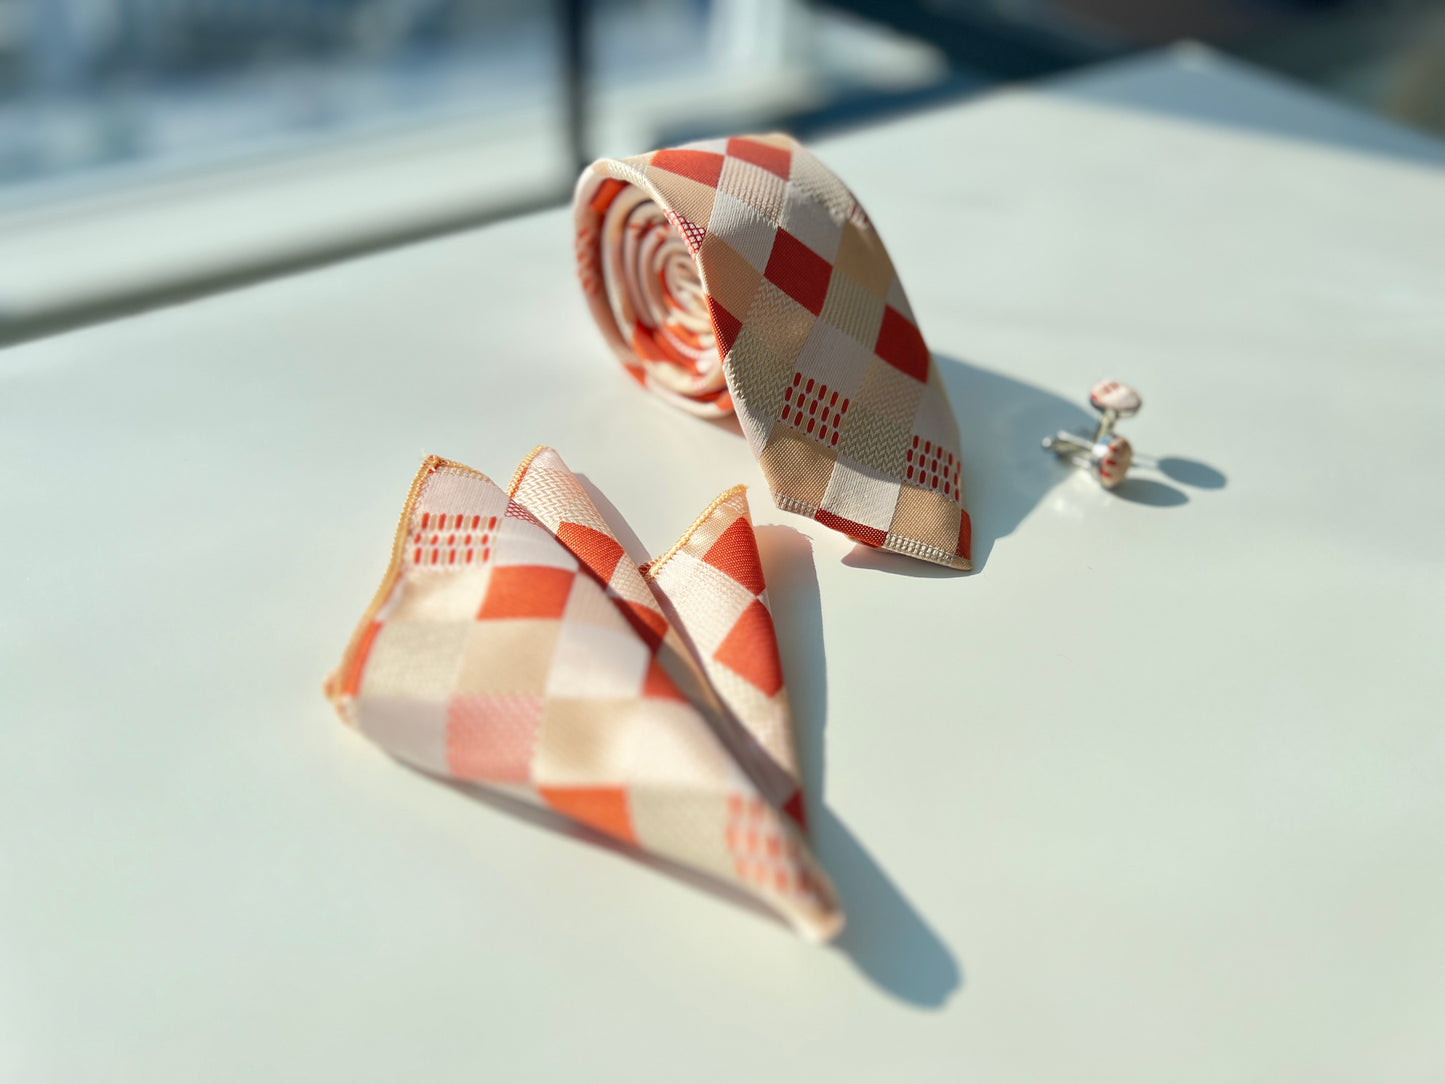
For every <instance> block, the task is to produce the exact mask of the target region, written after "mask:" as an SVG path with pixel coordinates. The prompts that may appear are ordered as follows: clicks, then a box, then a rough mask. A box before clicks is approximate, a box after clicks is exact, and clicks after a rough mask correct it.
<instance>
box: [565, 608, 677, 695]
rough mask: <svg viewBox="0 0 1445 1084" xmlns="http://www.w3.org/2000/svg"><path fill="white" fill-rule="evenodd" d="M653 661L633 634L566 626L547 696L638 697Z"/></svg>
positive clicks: (575, 624)
mask: <svg viewBox="0 0 1445 1084" xmlns="http://www.w3.org/2000/svg"><path fill="white" fill-rule="evenodd" d="M651 661H652V653H651V652H650V651H648V649H647V645H646V644H644V643H643V642H642V641H641V640H639V639H638V638H637V636H636V635H635V634H634V633H632V632H631V630H628V631H626V632H624V631H622V630H620V629H616V628H599V627H598V626H596V625H584V624H580V623H578V622H573V621H567V622H563V624H562V627H561V629H560V630H559V631H558V633H557V646H556V649H555V650H554V651H553V654H552V670H551V673H550V674H549V675H548V676H547V695H548V696H562V697H592V698H605V697H629V696H637V695H638V694H639V693H640V692H641V690H642V679H643V676H644V675H645V674H646V673H647V664H648V663H649V662H651Z"/></svg>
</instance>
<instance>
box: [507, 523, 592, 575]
mask: <svg viewBox="0 0 1445 1084" xmlns="http://www.w3.org/2000/svg"><path fill="white" fill-rule="evenodd" d="M492 563H493V564H495V565H496V566H497V567H498V568H508V567H513V566H517V565H540V566H543V567H546V568H565V569H575V568H576V567H577V558H575V557H573V556H572V554H570V553H568V552H567V551H566V550H565V549H562V548H561V547H560V546H558V545H557V544H556V542H555V541H553V539H552V536H551V535H549V534H548V533H547V532H546V531H544V530H543V529H542V528H541V527H538V526H537V525H536V524H534V523H528V522H526V521H525V520H519V519H505V520H503V521H502V522H501V523H499V524H498V526H497V541H496V545H495V546H493V548H492Z"/></svg>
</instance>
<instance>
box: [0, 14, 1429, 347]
mask: <svg viewBox="0 0 1445 1084" xmlns="http://www.w3.org/2000/svg"><path fill="white" fill-rule="evenodd" d="M1186 38H1187V39H1195V40H1201V41H1204V42H1208V43H1211V44H1214V45H1216V46H1218V47H1220V48H1223V49H1225V50H1228V51H1232V52H1234V53H1236V54H1238V55H1240V56H1243V57H1245V58H1247V59H1249V60H1251V61H1253V62H1255V63H1258V64H1262V65H1264V66H1266V67H1269V68H1273V69H1275V70H1277V71H1279V72H1282V73H1284V74H1286V75H1289V76H1291V77H1293V78H1296V79H1300V80H1303V81H1305V82H1308V83H1311V84H1313V85H1315V86H1317V87H1319V88H1321V89H1323V90H1325V91H1326V92H1328V93H1331V94H1334V95H1337V96H1340V97H1343V98H1347V99H1350V100H1352V101H1353V102H1355V103H1357V104H1359V105H1362V106H1364V107H1366V108H1369V109H1373V110H1375V111H1378V112H1380V113H1383V114H1386V115H1388V116H1391V117H1393V118H1395V119H1397V120H1399V121H1401V122H1403V123H1405V124H1408V125H1412V126H1415V127H1417V128H1420V129H1423V130H1434V131H1437V132H1445V5H1442V3H1441V2H1439V0H1393V2H1388V0H827V2H824V0H816V2H805V0H0V238H3V241H0V251H7V250H8V256H7V257H6V258H5V259H0V341H3V340H4V339H5V338H7V337H8V338H10V339H12V340H13V339H15V338H17V337H24V336H26V335H28V334H33V333H38V332H39V331H42V330H44V329H45V328H46V327H48V326H50V325H51V323H54V322H55V321H57V320H59V321H61V322H63V321H64V320H67V319H75V318H78V317H79V315H83V313H84V312H86V311H90V310H91V309H94V307H95V306H97V305H100V306H102V307H103V306H104V305H107V304H112V303H114V299H116V298H121V299H124V298H131V299H132V300H131V302H127V303H134V304H137V305H138V304H142V303H145V302H146V299H147V298H149V299H150V300H151V301H155V300H157V299H161V298H162V297H163V295H164V292H165V291H168V290H174V289H176V288H177V285H178V284H184V283H185V282H186V281H188V280H189V281H192V282H194V283H199V284H200V285H199V286H196V287H194V288H196V289H206V288H215V287H216V286H218V285H221V284H224V283H225V282H228V281H232V278H228V276H231V277H234V276H236V275H261V274H265V273H274V272H275V271H276V270H278V269H284V268H286V267H291V266H298V265H299V264H298V261H301V263H304V262H305V261H306V260H313V261H314V260H319V259H325V258H335V257H337V256H339V255H345V254H349V253H352V252H355V251H364V250H365V249H366V248H368V247H377V246H379V245H383V244H389V243H395V242H396V241H399V240H405V239H407V238H409V237H417V236H425V235H428V234H429V233H435V232H439V231H441V230H443V229H448V228H455V227H456V226H458V225H464V224H467V223H471V222H479V221H485V220H488V219H490V218H495V217H499V216H504V215H506V214H510V213H515V212H519V211H523V210H527V209H530V208H533V207H538V206H543V205H547V204H552V203H557V202H560V201H562V200H563V199H564V198H565V196H566V193H567V191H568V189H569V188H570V184H571V181H572V179H573V177H574V176H575V171H576V169H577V168H578V166H579V164H580V162H581V161H582V160H585V159H586V158H589V157H591V156H593V155H595V154H598V153H608V154H625V153H632V152H637V151H641V150H645V149H648V148H649V147H652V146H655V145H658V144H661V143H664V142H668V141H674V140H681V139H688V138H698V137H702V136H707V135H710V134H716V133H720V132H725V131H734V130H738V129H743V128H758V127H786V128H788V129H790V130H792V131H794V132H795V133H797V134H799V135H800V136H803V137H805V138H806V137H810V136H814V135H817V134H820V133H824V132H826V131H828V130H831V129H836V128H842V127H846V126H848V125H851V124H856V123H859V122H861V121H865V120H869V119H873V118H877V117H881V116H886V115H888V114H889V113H890V112H898V111H902V110H906V109H909V108H914V107H917V106H919V105H922V104H927V103H931V102H935V101H939V100H942V99H945V98H950V97H957V96H960V95H964V94H967V93H970V92H974V91H978V90H982V89H985V88H988V87H990V86H993V85H995V84H998V83H1001V82H1006V81H1017V80H1023V79H1030V78H1035V77H1039V76H1046V75H1050V74H1053V73H1058V72H1064V71H1068V70H1070V69H1074V68H1078V67H1082V66H1086V65H1088V64H1091V63H1095V62H1097V61H1100V60H1104V59H1109V58H1113V57H1119V56H1124V55H1127V54H1129V53H1131V52H1134V51H1138V50H1142V49H1147V48H1150V47H1153V46H1158V45H1162V44H1167V43H1169V42H1173V41H1177V40H1181V39H1186ZM186 208H190V209H191V210H190V211H187V210H186ZM78 253H85V254H86V259H85V260H84V261H82V262H83V263H84V268H83V270H82V271H79V272H78V271H77V267H76V264H77V254H78ZM57 314H58V315H57ZM67 314H68V315H67ZM47 321H49V322H50V323H47Z"/></svg>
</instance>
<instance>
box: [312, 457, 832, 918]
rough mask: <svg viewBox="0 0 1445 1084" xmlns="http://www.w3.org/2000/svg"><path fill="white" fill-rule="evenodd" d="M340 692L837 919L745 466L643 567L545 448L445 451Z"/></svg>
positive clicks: (410, 509)
mask: <svg viewBox="0 0 1445 1084" xmlns="http://www.w3.org/2000/svg"><path fill="white" fill-rule="evenodd" d="M326 692H327V696H328V697H329V698H330V699H331V700H332V702H333V704H335V706H336V708H337V710H338V711H339V713H340V714H341V717H342V719H343V720H344V721H346V722H347V723H348V724H349V725H350V726H352V727H353V728H355V729H356V730H358V731H360V732H361V733H362V734H364V735H366V736H367V737H368V738H370V739H371V740H372V741H374V742H376V743H377V744H378V745H380V746H381V747H382V748H383V749H385V750H386V751H387V752H388V753H390V754H392V755H393V756H395V757H397V758H398V759H400V760H402V761H404V762H406V763H408V764H411V765H413V766H415V767H417V768H420V769H421V770H423V771H425V772H428V773H431V774H433V775H437V776H441V777H445V778H448V779H452V780H456V781H459V782H463V783H467V784H474V785H478V786H481V787H484V788H487V789H490V790H492V791H496V792H500V793H502V794H504V795H506V796H507V797H509V798H511V799H515V800H520V801H523V802H526V803H529V804H531V805H535V806H540V807H543V808H545V809H548V810H551V811H553V812H554V813H557V814H560V815H562V816H565V817H568V818H570V819H572V820H574V821H577V822H580V823H581V824H584V825H586V826H588V827H589V828H592V829H594V830H596V831H598V832H601V833H604V834H606V835H607V836H610V837H612V838H613V839H616V840H619V841H621V842H623V843H625V844H628V845H630V846H632V847H636V848H639V849H641V850H643V851H646V852H648V853H650V854H652V855H656V856H658V857H660V858H662V859H665V860H667V861H668V862H672V863H676V864H679V865H681V866H685V867H687V868H689V869H691V870H694V871H697V872H700V873H702V874H705V875H706V876H708V877H710V878H713V879H715V880H719V881H722V882H725V883H726V884H728V885H730V886H731V887H733V888H735V889H740V890H742V891H743V892H746V893H748V894H750V895H751V896H754V897H756V898H757V899H759V900H761V901H762V902H763V903H765V904H767V905H768V906H770V907H772V908H773V909H774V910H776V911H777V912H778V913H780V914H781V915H782V916H783V917H784V918H785V919H787V920H788V921H789V922H790V923H791V924H792V926H793V927H794V928H795V929H796V930H797V931H798V932H799V933H801V934H803V935H804V936H805V937H808V938H810V939H812V940H820V941H821V940H827V939H828V938H831V937H832V936H834V935H835V934H836V933H837V932H838V931H839V930H840V929H841V928H842V925H843V912H842V909H841V907H840V905H839V903H838V901H837V897H836V894H835V893H834V890H833V888H832V885H831V884H830V883H829V881H828V878H827V875H826V874H825V873H824V872H823V871H822V869H821V867H820V866H819V865H818V862H817V860H816V859H815V858H814V856H813V854H812V852H811V850H810V849H809V846H808V842H807V833H806V828H805V826H804V815H803V797H802V791H801V786H800V782H799V778H798V772H797V755H796V750H795V748H794V741H793V733H792V726H791V721H790V717H789V713H788V703H787V693H786V690H785V688H784V682H783V672H782V664H781V661H780V658H779V653H778V642H777V635H776V633H775V631H774V628H773V620H772V615H771V612H770V610H769V608H768V601H767V588H766V584H765V582H764V580H763V572H762V563H761V560H760V558H759V554H758V548H757V541H756V537H755V535H754V533H753V527H752V521H751V518H750V517H749V513H748V506H747V499H746V496H745V494H744V492H743V489H742V487H737V488H735V489H731V490H729V491H728V492H726V493H724V494H722V495H721V496H720V497H718V498H717V499H716V500H715V501H714V502H713V503H712V504H711V505H710V506H709V507H708V508H707V509H706V510H705V511H704V512H703V514H702V515H701V516H699V517H698V519H697V520H696V522H694V523H693V525H692V526H691V527H690V528H689V529H688V530H687V532H686V533H684V535H683V536H682V538H681V539H680V540H679V541H678V543H677V544H676V545H674V546H673V547H672V548H671V549H670V550H668V551H667V552H666V553H664V554H663V555H662V556H660V557H658V558H657V559H656V560H654V561H652V562H650V563H649V564H647V565H645V566H641V567H639V566H638V565H637V564H636V563H635V562H634V561H633V560H632V558H631V557H629V556H628V555H627V553H626V551H625V550H624V549H623V547H622V545H621V544H620V543H619V542H618V540H617V537H616V534H615V533H614V532H613V530H612V528H611V527H610V526H609V525H608V523H607V521H606V520H605V519H604V518H603V517H602V515H601V514H600V513H599V512H598V510H597V508H596V506H595V504H594V503H593V501H592V500H591V498H590V497H589V496H588V494H587V491H586V490H585V489H584V488H583V486H582V485H581V483H580V482H579V481H578V479H577V478H576V476H575V475H574V474H573V473H572V472H571V471H570V470H569V469H568V468H567V465H566V464H565V463H564V462H563V461H562V458H561V456H559V455H558V454H557V453H556V452H555V451H553V450H552V449H550V448H538V449H537V450H535V451H534V452H533V453H532V454H531V455H530V456H528V457H527V459H525V460H524V461H523V462H522V464H521V466H519V467H518V468H517V472H516V474H515V475H514V476H513V478H512V481H511V484H510V485H509V487H508V488H507V489H506V490H503V489H502V488H501V487H500V486H498V485H496V484H495V483H494V482H493V481H491V479H489V478H488V477H487V476H486V475H484V474H481V473H479V472H477V471H475V470H472V469H471V468H469V467H464V466H462V465H460V464H458V463H453V462H450V461H448V460H445V459H441V458H438V457H435V456H434V457H432V458H430V459H428V460H427V461H426V462H425V463H424V464H423V465H422V468H421V471H420V472H419V473H418V474H417V477H416V480H415V481H414V482H413V483H412V487H411V490H410V492H409V494H408V496H407V500H406V504H405V506H404V508H403V511H402V516H401V523H400V525H399V527H398V530H397V535H396V540H395V542H394V544H393V548H392V559H391V564H390V566H389V567H388V570H387V573H386V576H385V578H384V579H383V582H382V585H381V587H380V589H379V590H378V592H377V594H376V597H375V598H374V599H373V601H372V604H371V606H370V607H369V608H368V610H367V612H366V613H365V615H364V616H363V618H362V620H361V622H360V624H359V625H358V627H357V630H356V632H355V634H354V635H353V637H352V639H351V642H350V644H349V645H348V646H347V649H346V653H345V655H344V656H343V659H342V662H341V664H340V666H338V667H337V669H336V671H335V672H334V673H333V674H332V675H331V676H330V677H329V678H328V679H327V683H326Z"/></svg>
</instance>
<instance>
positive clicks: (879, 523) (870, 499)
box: [822, 459, 900, 531]
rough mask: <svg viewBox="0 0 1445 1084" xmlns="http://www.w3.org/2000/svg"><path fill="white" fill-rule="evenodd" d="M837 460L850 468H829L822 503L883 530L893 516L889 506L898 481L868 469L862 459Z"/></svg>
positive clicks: (892, 504) (894, 501)
mask: <svg viewBox="0 0 1445 1084" xmlns="http://www.w3.org/2000/svg"><path fill="white" fill-rule="evenodd" d="M839 462H840V463H841V464H842V465H844V466H847V467H850V468H851V469H850V470H846V471H839V470H835V471H834V472H833V477H832V479H831V480H830V481H829V483H828V492H827V493H825V494H823V505H822V507H823V508H824V509H825V510H826V511H829V512H832V513H833V514H834V515H837V516H842V517H843V518H844V519H847V520H852V521H853V522H854V523H861V524H863V525H864V526H865V527H876V528H877V529H878V530H880V531H887V529H888V524H889V523H890V522H891V521H892V519H893V506H894V505H895V504H897V503H898V491H899V488H900V484H899V483H898V482H897V481H895V480H893V479H892V478H883V477H879V476H877V475H875V474H872V473H870V472H869V470H868V468H867V467H865V466H864V465H863V464H862V463H857V462H845V461H843V460H841V459H840V460H839Z"/></svg>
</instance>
